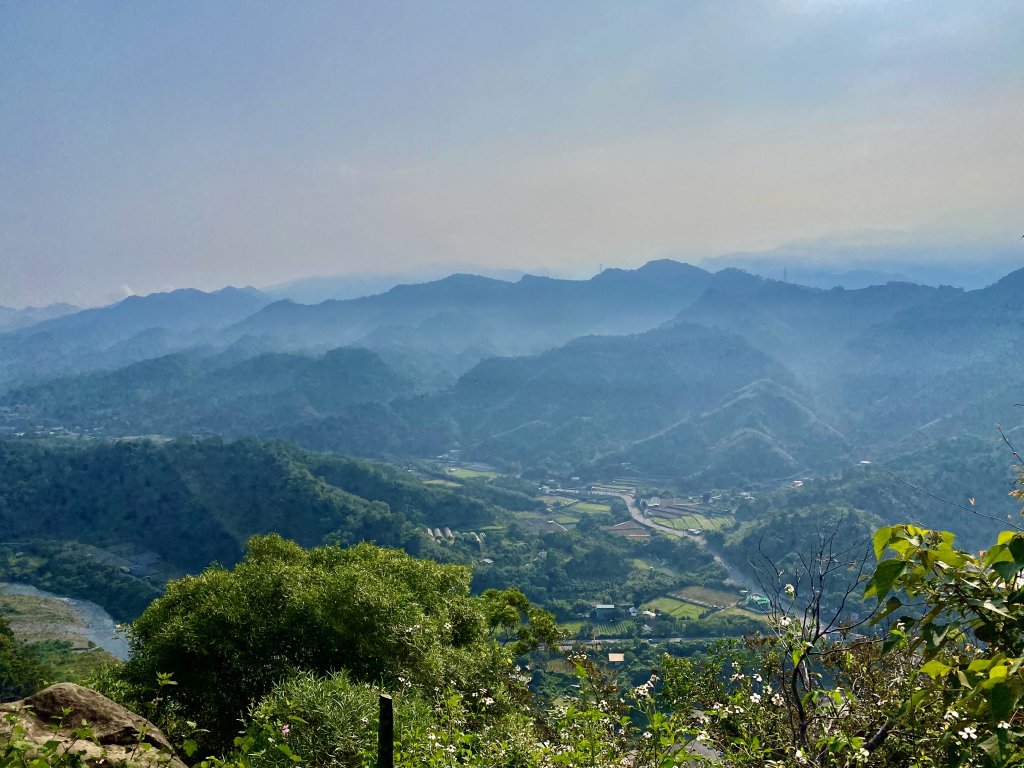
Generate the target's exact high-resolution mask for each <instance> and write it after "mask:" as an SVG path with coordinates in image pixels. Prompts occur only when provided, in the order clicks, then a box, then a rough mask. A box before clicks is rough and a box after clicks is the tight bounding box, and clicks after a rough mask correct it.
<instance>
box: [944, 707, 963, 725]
mask: <svg viewBox="0 0 1024 768" xmlns="http://www.w3.org/2000/svg"><path fill="white" fill-rule="evenodd" d="M959 717H960V713H959V712H957V711H956V710H955V709H949V710H946V714H944V715H943V716H942V719H943V720H948V721H950V722H952V721H953V720H956V719H957V718H959Z"/></svg>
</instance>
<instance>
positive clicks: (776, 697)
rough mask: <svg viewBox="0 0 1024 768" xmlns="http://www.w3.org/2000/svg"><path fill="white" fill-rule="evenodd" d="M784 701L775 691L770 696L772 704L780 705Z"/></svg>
mask: <svg viewBox="0 0 1024 768" xmlns="http://www.w3.org/2000/svg"><path fill="white" fill-rule="evenodd" d="M784 701H785V700H784V699H783V698H782V697H781V696H779V694H777V693H776V694H774V695H773V696H772V704H774V705H775V706H776V707H781V706H782V704H783V703H784Z"/></svg>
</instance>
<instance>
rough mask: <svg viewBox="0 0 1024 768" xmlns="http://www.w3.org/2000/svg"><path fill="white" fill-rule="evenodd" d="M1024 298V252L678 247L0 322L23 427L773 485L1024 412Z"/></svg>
mask: <svg viewBox="0 0 1024 768" xmlns="http://www.w3.org/2000/svg"><path fill="white" fill-rule="evenodd" d="M1022 302H1024V270H1020V271H1017V272H1014V273H1011V274H1010V275H1007V276H1006V277H1004V278H1003V279H1002V280H1000V281H998V282H996V283H994V284H992V285H990V286H988V287H986V288H983V289H979V290H973V291H964V290H961V289H955V288H949V287H941V288H935V287H929V286H922V285H916V284H912V283H904V282H890V283H887V284H885V285H878V286H870V287H867V288H862V289H855V290H844V289H841V288H834V289H830V290H824V289H819V288H811V287H807V286H800V285H795V284H792V283H785V282H780V281H775V280H768V279H765V278H761V277H757V276H754V275H751V274H749V273H746V272H743V271H741V270H737V269H725V270H721V271H719V272H717V273H710V272H707V271H705V270H702V269H699V268H697V267H693V266H691V265H687V264H680V263H677V262H673V261H668V260H662V261H656V262H651V263H649V264H647V265H645V266H644V267H642V268H640V269H637V270H619V269H609V270H605V271H603V272H601V273H600V274H599V275H596V276H595V277H593V278H591V279H590V280H585V281H574V280H560V279H554V278H544V277H532V276H524V277H522V278H521V279H519V280H518V281H515V282H506V281H502V280H496V279H493V278H485V277H479V276H473V275H451V276H449V277H447V278H444V279H441V280H437V281H433V282H428V283H422V284H415V285H402V286H396V287H394V288H392V289H390V290H388V291H386V292H384V293H382V294H378V295H374V296H367V297H361V298H357V299H351V300H345V301H337V300H330V301H325V302H322V303H320V304H315V305H303V304H297V303H294V302H292V301H276V302H275V301H271V300H270V298H269V297H267V296H266V295H264V294H261V293H259V292H256V291H254V290H251V289H245V290H242V289H224V290H223V291H220V292H217V293H212V294H205V293H201V292H198V291H176V292H173V293H171V294H155V295H153V296H150V297H141V298H133V299H129V300H126V301H124V302H121V303H120V304H117V305H114V306H112V307H109V308H105V309H100V310H87V311H84V312H78V313H75V314H71V315H67V316H65V317H61V318H57V319H54V320H47V321H45V322H41V323H38V324H36V325H33V326H30V327H27V328H22V329H20V330H18V331H15V332H13V333H6V334H2V335H0V371H2V372H3V377H4V379H5V380H6V381H7V389H8V391H7V392H6V393H5V394H3V395H2V397H0V407H2V408H3V409H4V410H3V414H5V419H6V421H5V422H4V425H5V426H6V428H7V430H8V431H10V430H13V429H17V430H18V431H25V430H31V429H33V428H37V427H39V426H40V425H45V426H47V427H53V426H61V427H64V428H68V429H71V430H72V431H78V432H86V433H89V434H111V435H118V434H122V435H123V434H139V433H159V434H166V435H179V434H191V435H210V434H223V435H225V436H229V437H241V436H246V435H256V436H264V437H267V436H269V437H285V438H288V439H290V440H294V441H295V442H297V443H299V444H302V445H305V446H308V447H311V448H315V449H319V450H338V451H345V452H348V453H354V454H357V455H367V456H431V455H435V454H440V453H449V454H450V455H457V456H459V457H461V458H466V459H473V460H476V461H484V462H488V463H492V464H494V465H496V466H499V467H502V468H505V469H508V470H515V471H521V472H525V473H527V474H532V475H534V476H538V477H542V476H568V475H575V474H586V475H588V476H592V477H598V476H604V477H607V476H609V475H612V476H614V475H621V474H630V473H632V474H635V475H638V476H643V477H649V478H659V477H660V478H666V479H669V480H672V481H674V482H679V483H683V484H684V485H692V486H694V487H703V486H707V485H715V484H717V485H742V484H744V483H758V482H777V481H778V480H780V479H784V478H790V477H797V476H800V475H801V474H803V473H808V472H811V473H822V472H828V471H832V470H834V469H836V468H839V467H842V466H844V465H846V464H848V463H849V462H851V461H855V460H859V459H861V458H863V457H879V456H892V455H897V454H899V453H901V452H906V451H907V450H910V449H916V448H920V447H921V446H924V445H927V444H928V443H929V442H931V441H934V440H938V439H943V438H945V437H949V436H951V435H953V434H960V433H964V432H966V433H974V434H979V433H984V432H985V431H987V430H990V429H991V425H992V423H994V422H996V421H999V422H1002V423H1004V424H1009V425H1011V426H1012V425H1014V424H1017V423H1020V420H1021V417H1022V415H1024V414H1021V413H1020V411H1021V410H1022V409H1014V407H1013V403H1014V402H1017V401H1019V400H1020V394H1019V392H1017V391H1015V390H1017V389H1018V385H1017V382H1019V381H1021V374H1024V370H1022V369H1021V368H1022V365H1024V364H1022V363H1020V362H1019V355H1015V354H1014V352H1015V344H1016V341H1017V339H1018V338H1019V321H1018V320H1017V318H1018V317H1019V316H1020V309H1021V304H1022ZM167 352H170V354H165V353H167ZM4 425H0V426H4ZM33 425H34V426H33Z"/></svg>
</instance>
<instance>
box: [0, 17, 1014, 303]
mask: <svg viewBox="0 0 1024 768" xmlns="http://www.w3.org/2000/svg"><path fill="white" fill-rule="evenodd" d="M1021 137H1024V3H1020V2H1016V0H1010V1H1008V2H998V1H996V0H991V1H988V0H986V1H984V2H962V0H959V1H958V2H941V1H939V0H936V1H934V2H895V1H893V2H867V1H863V2H857V1H856V0H849V1H848V2H831V1H830V0H818V1H816V2H815V1H812V0H779V1H778V2H756V0H745V1H743V2H725V1H723V2H698V1H693V2H676V1H673V2H642V1H640V0H638V1H637V2H618V1H616V2H600V0H585V1H581V2H569V1H565V2H562V1H560V0H542V1H541V0H536V1H530V0H522V1H521V2H488V1H487V0H466V1H465V2H445V1H444V0H432V1H431V2H422V0H415V1H413V2H389V1H386V0H381V2H352V3H346V2H340V1H339V0H334V1H332V2H314V1H312V0H304V1H297V2H284V1H283V0H282V1H281V2H262V1H261V0H242V1H237V2H232V1H231V0H220V1H217V2H191V1H190V0H174V2H152V3H125V2H110V3H107V2H72V1H71V0H62V1H61V2H47V1H46V0H33V2H23V1H22V0H0V305H7V306H15V307H17V306H26V305H31V304H34V305H41V304H47V303H51V302H55V301H69V302H73V303H77V304H80V305H91V304H101V303H107V302H109V301H113V300H116V299H118V298H121V297H123V296H125V295H129V294H131V293H148V292H152V291H156V290H166V289H170V288H177V287H186V286H190V287H198V288H203V289H212V288H218V287H221V286H223V285H226V284H235V285H246V284H250V285H268V284H273V283H280V282H284V281H288V280H291V279H295V278H299V277H304V276H310V275H336V274H342V273H350V272H353V273H380V272H400V271H416V270H423V269H424V268H426V267H428V266H430V265H438V264H459V265H479V266H480V267H481V268H499V267H500V268H512V269H525V270H543V271H545V272H547V273H555V274H592V273H593V272H596V271H597V270H598V268H599V265H601V264H603V265H604V266H611V265H614V266H631V265H638V264H641V263H643V262H644V261H646V260H648V259H651V258H660V257H664V256H673V257H675V258H680V259H684V260H691V261H698V260H700V259H704V258H709V257H713V256H718V255H721V254H730V253H737V252H742V253H748V252H749V253H752V254H769V255H770V254H772V253H773V252H785V253H786V254H791V253H796V254H797V256H793V257H792V258H800V259H811V260H814V259H818V260H822V261H826V262H827V261H828V260H829V259H832V260H836V259H839V260H842V262H843V264H844V265H847V264H852V263H854V262H856V260H857V258H858V253H859V250H860V246H861V244H862V243H863V244H864V245H865V252H870V253H871V254H872V258H875V259H876V260H877V259H878V257H879V254H880V253H881V254H882V255H883V256H884V253H885V249H886V247H887V243H889V242H890V241H891V242H892V243H894V244H896V245H898V246H899V248H900V249H902V250H901V251H900V252H901V253H903V254H906V253H907V252H908V248H909V249H910V251H911V252H913V254H915V255H914V258H916V259H919V260H922V261H923V262H926V263H927V261H928V259H947V260H948V259H958V260H960V261H962V262H964V263H967V264H970V263H971V260H972V259H974V260H978V261H979V262H980V261H981V260H983V259H985V258H988V257H989V256H990V255H991V254H992V253H998V254H1000V255H1001V256H1000V257H1001V258H1009V259H1010V260H1012V259H1013V258H1016V257H1015V255H1014V254H1015V253H1017V252H1018V251H1014V249H1019V254H1020V262H1021V263H1022V264H1024V241H1020V240H1019V238H1020V236H1021V234H1022V233H1024V141H1022V140H1021ZM794 243H797V244H803V245H802V246H800V247H798V248H796V249H795V250H794V249H793V248H792V244H794ZM808 243H811V244H814V243H817V244H818V246H816V247H810V248H809V247H806V244H808ZM834 243H839V244H840V245H841V247H839V248H837V249H833V248H832V247H831V245H830V244H834ZM1018 243H1022V244H1021V245H1018ZM788 257H789V256H788V255H787V258H788ZM883 260H884V259H883Z"/></svg>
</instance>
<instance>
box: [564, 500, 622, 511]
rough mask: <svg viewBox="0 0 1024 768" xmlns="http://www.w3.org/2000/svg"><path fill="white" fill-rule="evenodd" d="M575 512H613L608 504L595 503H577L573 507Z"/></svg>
mask: <svg viewBox="0 0 1024 768" xmlns="http://www.w3.org/2000/svg"><path fill="white" fill-rule="evenodd" d="M572 509H573V510H580V511H581V512H611V511H612V508H611V506H610V505H608V504H599V503H597V502H594V501H577V502H576V503H575V504H573V505H572Z"/></svg>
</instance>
